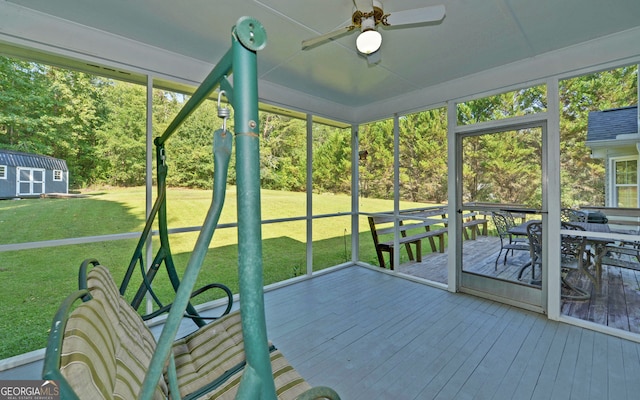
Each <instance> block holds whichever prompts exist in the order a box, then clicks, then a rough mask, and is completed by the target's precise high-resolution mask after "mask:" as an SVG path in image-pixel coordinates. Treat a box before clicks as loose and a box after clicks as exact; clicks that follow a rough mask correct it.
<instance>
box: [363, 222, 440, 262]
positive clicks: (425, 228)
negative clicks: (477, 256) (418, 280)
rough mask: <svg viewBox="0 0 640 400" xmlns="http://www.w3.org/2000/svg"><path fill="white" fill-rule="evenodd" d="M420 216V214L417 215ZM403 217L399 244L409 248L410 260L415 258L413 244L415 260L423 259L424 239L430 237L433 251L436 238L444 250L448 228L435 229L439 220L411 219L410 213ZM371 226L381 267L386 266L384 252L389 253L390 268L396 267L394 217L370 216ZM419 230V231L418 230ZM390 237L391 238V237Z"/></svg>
mask: <svg viewBox="0 0 640 400" xmlns="http://www.w3.org/2000/svg"><path fill="white" fill-rule="evenodd" d="M415 216H416V217H418V215H415ZM401 218H405V220H400V221H399V226H398V230H399V232H400V235H401V237H400V239H399V241H398V244H400V245H404V246H405V249H406V250H407V255H408V256H409V260H414V256H413V251H412V249H411V245H412V244H413V245H414V246H415V248H416V249H415V250H416V258H415V260H416V261H418V262H420V261H422V239H429V240H430V244H431V249H432V251H435V250H436V244H435V242H434V238H438V239H439V243H438V247H437V249H438V251H439V252H440V253H443V252H444V235H445V234H446V233H447V228H439V229H433V230H432V227H433V226H434V225H437V224H439V223H440V221H437V220H410V218H411V216H410V215H405V214H403V215H402V216H401ZM368 219H369V228H370V229H371V236H372V237H373V244H374V246H375V248H376V254H377V256H378V262H379V263H380V267H382V268H386V266H385V261H384V255H383V252H387V253H389V258H390V262H389V265H390V269H392V270H393V269H394V265H393V255H394V245H395V244H394V238H393V236H394V233H395V226H394V217H393V216H389V215H379V216H369V217H368ZM416 231H417V232H416ZM389 238H390V239H389Z"/></svg>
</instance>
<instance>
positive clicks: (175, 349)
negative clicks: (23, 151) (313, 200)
mask: <svg viewBox="0 0 640 400" xmlns="http://www.w3.org/2000/svg"><path fill="white" fill-rule="evenodd" d="M231 37H232V45H231V48H230V49H229V50H228V51H227V53H226V54H225V55H224V56H223V57H222V59H221V60H220V62H219V63H218V64H217V65H216V66H215V67H214V69H213V70H212V71H211V73H210V74H209V75H208V76H207V78H206V79H205V80H204V81H203V83H202V84H201V85H200V87H199V88H198V89H197V90H196V92H195V93H194V95H193V96H192V97H191V98H190V99H189V101H188V102H187V103H186V104H185V105H184V107H183V108H182V110H181V111H180V112H179V113H178V115H177V116H176V118H175V119H174V120H173V122H172V123H171V124H170V125H169V127H167V129H166V130H165V132H164V133H163V134H162V135H161V136H160V137H158V138H156V139H155V141H154V143H155V146H156V154H157V156H158V158H157V163H158V164H157V165H158V172H157V173H158V196H157V200H156V202H155V203H154V206H153V208H152V210H151V213H150V216H149V218H148V220H147V222H146V224H145V228H144V230H143V233H142V236H141V239H140V241H139V242H138V246H137V247H136V250H135V252H134V255H133V257H132V260H131V263H130V265H129V268H128V269H127V272H126V274H125V277H124V279H123V282H122V284H121V285H120V288H118V287H117V286H116V284H115V282H114V281H113V278H112V277H111V274H110V272H109V270H108V268H106V267H104V266H102V265H100V263H99V262H98V261H97V260H95V259H88V260H86V261H85V262H83V263H82V265H81V267H80V274H79V276H80V277H79V290H78V291H76V292H74V293H72V294H71V295H69V296H68V297H67V298H66V299H65V301H64V302H63V303H62V305H61V306H60V308H59V310H58V312H57V313H56V315H55V317H54V321H53V324H52V327H51V333H50V335H49V342H48V345H47V349H46V353H45V360H44V369H43V378H44V379H47V380H54V381H56V382H57V384H58V386H59V389H60V394H61V398H63V399H92V400H93V399H133V398H138V399H166V398H170V399H213V398H220V399H231V398H236V399H275V398H279V399H294V398H297V399H301V400H307V399H330V400H337V399H339V396H338V394H337V393H336V392H335V391H334V390H332V389H330V388H327V387H315V388H312V387H311V386H310V385H309V384H308V383H307V382H305V381H304V380H303V379H302V378H301V377H300V375H298V373H297V372H296V371H295V370H294V369H293V367H291V366H290V365H289V364H288V362H287V361H286V360H285V359H284V357H283V355H282V353H280V352H279V351H278V350H277V349H275V347H274V346H273V345H271V344H270V343H269V342H268V340H267V335H266V320H265V313H264V296H263V280H262V255H261V253H262V247H261V232H260V223H261V216H260V191H259V183H260V181H259V143H258V135H257V133H256V132H257V131H258V123H257V121H258V96H257V73H256V52H257V51H258V50H261V49H262V48H263V47H264V46H265V44H266V33H265V31H264V28H263V27H262V25H261V24H260V22H258V21H257V20H255V19H253V18H250V17H242V18H240V19H239V20H238V21H237V23H236V25H235V26H234V27H233V29H232V35H231ZM232 71H233V77H234V80H233V86H232V85H231V83H230V82H229V81H228V80H227V76H228V75H229V74H230V73H231V72H232ZM218 86H219V87H220V93H221V94H222V93H223V92H224V94H225V95H226V97H227V100H228V102H229V104H230V105H232V106H233V108H234V110H235V115H234V122H235V128H236V130H239V131H240V132H236V134H235V141H236V146H237V151H236V166H237V171H236V174H237V196H238V273H239V283H240V299H241V302H240V310H239V311H236V312H231V313H229V311H230V309H231V304H232V295H231V292H230V291H229V289H228V288H226V287H224V285H221V284H211V285H207V286H205V287H203V288H201V289H199V290H197V291H196V292H194V293H195V294H197V293H200V292H202V291H204V290H209V289H221V290H223V291H224V292H225V293H226V295H227V298H228V302H227V308H226V310H225V311H224V312H223V313H222V315H221V316H220V317H216V318H213V320H208V319H207V318H206V317H203V316H202V315H200V314H199V313H198V312H197V310H196V309H195V307H194V306H193V305H192V304H191V300H190V299H191V297H192V296H193V294H192V290H193V288H194V286H195V282H196V279H197V276H198V274H199V271H200V269H201V267H202V264H203V261H204V257H205V255H206V251H207V249H208V246H209V243H210V241H211V238H212V236H213V233H214V231H215V228H216V225H217V223H218V220H219V217H220V213H221V211H222V206H223V203H224V195H225V190H226V179H227V170H228V166H229V159H230V155H231V145H232V133H231V132H230V131H228V130H227V129H226V120H227V117H228V116H229V113H228V109H227V110H226V111H225V110H224V109H222V110H221V108H220V107H219V116H220V117H221V118H223V128H222V129H219V130H217V131H215V132H214V139H213V158H214V190H213V199H212V203H211V206H210V208H209V210H208V213H207V216H206V218H205V221H204V223H203V226H202V228H201V230H200V234H199V236H198V239H197V241H196V244H195V247H194V250H193V252H192V254H191V257H190V259H189V261H188V263H187V266H186V269H185V272H184V274H183V276H182V279H180V278H179V277H178V275H177V273H176V269H175V265H174V263H173V259H172V257H171V252H170V248H169V242H168V229H167V218H166V180H165V177H166V173H167V167H166V165H165V157H164V155H165V148H164V144H165V142H166V140H167V139H168V138H169V137H170V136H171V135H172V134H173V132H174V131H175V130H176V129H177V127H178V126H179V125H180V124H181V123H182V121H183V120H184V119H185V118H187V117H188V116H189V115H190V114H191V112H192V111H193V110H195V108H197V107H198V105H199V104H200V103H201V102H202V101H204V99H205V98H207V97H208V96H209V95H210V94H211V93H212V92H213V91H214V89H215V88H216V87H218ZM218 100H219V103H220V97H218ZM156 217H157V218H158V225H159V236H160V242H161V243H160V249H159V250H158V253H157V254H156V256H155V258H154V259H153V262H152V265H151V268H150V269H149V271H145V268H144V262H143V256H142V252H143V248H144V243H145V242H146V240H147V238H148V237H150V235H151V234H152V230H151V226H152V225H153V221H154V220H155V218H156ZM161 264H164V265H165V268H166V269H167V272H168V274H169V279H170V281H171V284H172V286H173V288H174V290H175V292H176V294H175V299H174V301H173V303H172V304H162V302H161V301H160V300H159V299H158V298H157V296H156V295H155V294H154V293H153V290H152V286H151V282H152V281H153V279H154V277H155V276H156V273H157V272H158V270H159V269H160V265H161ZM137 265H139V266H140V267H141V269H142V283H141V285H140V287H139V288H138V291H137V292H136V295H135V296H134V299H133V301H132V303H131V304H130V303H128V302H127V301H126V300H125V299H124V297H123V296H122V295H123V293H124V292H125V291H126V289H127V287H128V285H129V283H130V279H131V277H132V275H133V272H134V270H135V269H136V268H137ZM146 293H150V294H151V297H152V298H153V299H154V301H155V303H156V306H157V307H158V309H157V310H156V311H155V312H153V313H150V314H147V315H144V316H141V315H140V314H139V313H138V312H137V311H136V309H137V308H139V306H140V304H141V303H142V299H143V298H144V297H145V294H146ZM164 312H168V315H167V318H166V322H165V324H164V327H163V330H162V333H161V334H160V337H159V339H158V341H157V342H156V341H155V339H154V337H153V335H152V334H151V332H150V331H149V329H148V328H147V326H146V324H145V323H144V319H149V318H152V317H154V316H156V315H159V314H160V313H164ZM185 316H187V317H189V318H191V319H192V320H193V321H194V322H195V323H196V324H197V325H198V329H197V330H196V331H195V332H194V333H192V334H189V335H188V336H186V337H184V338H182V339H179V340H175V338H176V334H177V331H178V328H179V325H180V323H181V321H182V319H183V317H185ZM207 322H208V323H207Z"/></svg>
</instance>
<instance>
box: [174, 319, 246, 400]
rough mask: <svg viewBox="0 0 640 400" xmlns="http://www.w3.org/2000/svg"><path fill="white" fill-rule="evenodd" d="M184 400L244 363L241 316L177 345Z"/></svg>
mask: <svg viewBox="0 0 640 400" xmlns="http://www.w3.org/2000/svg"><path fill="white" fill-rule="evenodd" d="M173 354H174V358H175V360H176V373H177V376H178V385H179V386H180V394H181V396H182V397H184V396H186V395H187V394H190V393H193V392H195V391H196V390H198V389H200V388H201V387H203V386H205V385H207V384H209V383H210V382H212V381H213V380H214V379H216V378H218V377H219V376H221V375H223V374H224V373H225V372H226V371H228V370H230V369H232V368H233V367H235V366H237V365H238V364H240V363H242V362H244V360H245V356H244V342H243V340H242V324H241V320H240V312H238V311H236V312H233V313H231V314H229V315H226V316H225V317H223V318H221V319H219V320H217V321H215V322H213V323H210V324H208V325H205V326H204V327H203V328H200V329H199V330H198V331H196V332H194V333H193V334H191V335H189V336H187V337H185V338H182V339H179V340H177V341H176V342H175V343H174V345H173Z"/></svg>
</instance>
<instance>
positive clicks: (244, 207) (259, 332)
mask: <svg viewBox="0 0 640 400" xmlns="http://www.w3.org/2000/svg"><path fill="white" fill-rule="evenodd" d="M265 44H266V34H265V32H264V28H262V25H260V23H259V22H258V21H256V20H254V19H252V18H241V19H240V20H239V21H238V24H237V25H236V27H235V29H234V40H233V42H232V49H233V83H234V107H233V108H234V123H235V131H236V177H237V198H238V200H237V201H238V273H239V285H240V312H241V315H242V334H243V338H244V348H245V354H246V358H247V368H246V369H245V372H244V374H243V377H242V381H241V382H240V387H239V389H238V395H237V397H236V398H237V399H249V400H255V399H256V398H260V399H263V400H266V399H276V388H275V384H274V381H273V373H272V370H271V360H270V357H269V346H268V342H267V324H266V318H265V310H264V292H263V287H264V282H263V277H262V232H261V219H262V217H261V211H260V151H259V149H260V141H259V124H258V122H259V119H258V118H259V116H258V84H257V80H258V79H257V57H256V51H257V50H260V49H261V48H263V47H264V45H265ZM256 384H259V386H260V387H259V388H256V387H255V386H256ZM258 393H259V397H256V396H255V394H258Z"/></svg>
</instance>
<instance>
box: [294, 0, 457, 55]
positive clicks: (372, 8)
mask: <svg viewBox="0 0 640 400" xmlns="http://www.w3.org/2000/svg"><path fill="white" fill-rule="evenodd" d="M353 5H354V11H353V15H352V16H351V22H352V24H351V25H349V26H346V27H344V28H340V29H337V30H335V31H333V32H329V33H325V34H324V35H320V36H317V37H314V38H311V39H307V40H303V41H302V50H307V49H309V48H312V47H315V46H318V45H321V44H323V43H325V42H328V41H330V40H334V39H337V38H338V37H341V36H343V35H345V34H347V33H349V32H353V31H355V29H356V28H360V34H359V35H358V37H357V38H356V48H357V49H358V52H359V53H360V54H362V55H363V56H365V57H367V59H368V61H369V63H370V64H372V63H376V62H378V61H380V58H381V56H380V47H381V46H382V34H381V33H380V32H378V26H379V25H382V26H384V27H404V26H408V25H416V24H426V23H437V22H440V21H442V19H443V18H444V16H445V8H444V5H437V6H429V7H422V8H415V9H411V10H404V11H397V12H392V13H388V14H385V13H384V9H383V8H382V2H381V1H379V0H353Z"/></svg>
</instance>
